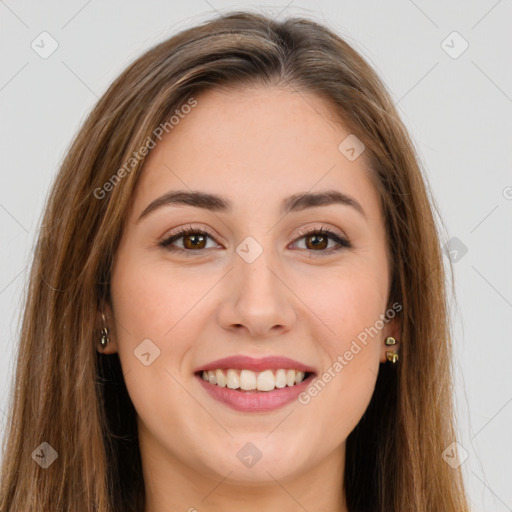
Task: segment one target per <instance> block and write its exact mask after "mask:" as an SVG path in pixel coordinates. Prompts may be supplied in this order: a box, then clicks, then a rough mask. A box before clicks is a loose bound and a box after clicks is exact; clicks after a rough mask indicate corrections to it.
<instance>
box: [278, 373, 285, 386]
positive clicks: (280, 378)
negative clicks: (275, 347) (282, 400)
mask: <svg viewBox="0 0 512 512" xmlns="http://www.w3.org/2000/svg"><path fill="white" fill-rule="evenodd" d="M285 386H286V370H277V372H276V388H284V387H285Z"/></svg>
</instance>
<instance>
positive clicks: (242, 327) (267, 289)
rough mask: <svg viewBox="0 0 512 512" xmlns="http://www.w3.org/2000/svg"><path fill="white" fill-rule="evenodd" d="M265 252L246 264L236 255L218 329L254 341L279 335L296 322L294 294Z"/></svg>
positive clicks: (280, 267) (278, 268) (268, 253)
mask: <svg viewBox="0 0 512 512" xmlns="http://www.w3.org/2000/svg"><path fill="white" fill-rule="evenodd" d="M270 253H271V250H270V249H265V250H263V252H262V253H261V254H260V256H258V258H256V260H254V261H252V262H251V263H248V262H247V261H245V260H244V259H243V258H242V257H240V256H239V255H238V254H235V255H234V266H233V268H232V270H231V272H230V275H229V277H228V283H227V286H226V287H225V288H224V291H223V297H222V304H221V306H220V309H219V311H218V321H219V323H220V324H221V326H222V327H223V328H224V329H226V330H230V331H233V332H239V333H242V332H245V333H246V334H248V335H250V336H251V337H254V338H256V339H263V338H268V337H272V336H275V335H278V334H282V333H284V332H286V331H288V330H290V329H291V328H292V326H293V323H294V322H295V321H296V317H297V315H296V310H295V308H294V304H293V301H294V297H295V296H294V294H293V291H292V290H291V288H290V285H289V283H287V279H286V276H285V275H284V272H283V270H282V266H280V265H279V264H278V262H277V261H276V259H272V258H271V254H270Z"/></svg>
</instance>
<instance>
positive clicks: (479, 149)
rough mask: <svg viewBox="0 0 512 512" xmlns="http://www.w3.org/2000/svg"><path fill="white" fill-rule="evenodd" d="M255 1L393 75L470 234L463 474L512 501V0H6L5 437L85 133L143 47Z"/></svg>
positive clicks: (456, 233) (2, 201)
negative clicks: (48, 249)
mask: <svg viewBox="0 0 512 512" xmlns="http://www.w3.org/2000/svg"><path fill="white" fill-rule="evenodd" d="M240 7H250V8H254V9H261V10H263V11H265V12H267V13H269V14H271V15H273V16H274V17H278V18H279V17H283V16H288V15H302V16H307V17H311V18H313V19H316V20H318V21H320V22H322V23H325V24H327V25H328V26H329V27H331V28H332V29H334V30H335V31H337V32H338V33H340V34H341V35H342V36H344V37H345V38H346V39H347V41H348V42H349V43H351V44H353V45H354V46H355V47H356V48H357V49H358V50H359V51H360V52H361V53H362V54H363V55H364V56H365V57H366V58H367V59H368V60H369V62H370V63H371V64H372V65H373V66H374V67H375V68H376V70H377V71H378V72H379V74H380V75H381V77H382V78H383V80H384V81H385V83H386V84H387V85H388V87H389V89H390V91H391V93H392V95H393V97H394V99H395V101H396V102H397V104H398V108H399V111H400V113H401V115H402V118H403V120H404V122H405V123H406V125H407V127H408V128H409V130H410V132H411V134H412V137H413V139H414V141H415V144H416V147H417V149H418V152H419V155H420V158H421V162H422V165H423V168H424V170H425V171H424V172H425V175H426V176H427V177H428V180H429V181H430V184H431V187H432V192H433V195H434V197H435V198H436V200H437V201H438V204H439V207H440V210H441V215H442V218H443V220H444V223H445V225H446V226H447V233H446V234H445V235H444V236H445V238H444V239H443V244H444V243H446V242H447V241H448V240H449V239H451V238H452V237H457V238H458V239H459V240H460V241H461V243H462V244H464V246H465V247H467V253H465V254H463V251H460V247H459V248H456V251H458V252H457V254H455V253H452V254H453V256H452V257H455V260H456V261H455V262H454V265H453V266H454V272H455V279H456V290H455V294H456V299H457V301H455V298H452V299H451V310H452V317H453V332H454V342H455V361H454V366H455V377H456V398H457V404H458V416H459V432H460V444H461V445H462V447H463V448H464V450H466V451H467V453H468V458H467V459H466V460H465V462H464V463H463V465H462V468H463V471H464V474H465V476H466V480H467V483H468V487H469V492H470V496H471V500H472V503H473V506H474V510H475V511H489V512H491V511H492V512H503V511H512V486H511V485H510V482H511V481H512V479H511V477H512V470H511V461H512V440H511V436H510V432H511V425H512V371H511V360H512V348H511V335H510V333H511V327H512V265H511V254H512V236H511V235H512V172H511V169H512V165H511V162H512V154H511V151H510V149H511V135H512V116H511V114H512V71H511V64H510V62H511V59H510V56H511V55H512V31H511V30H510V27H511V26H512V23H511V22H512V2H511V1H510V0H501V1H495V0H489V1H487V0H485V1H478V2H477V1H471V2H468V1H461V0H459V1H452V2H449V3H448V2H427V1H424V0H422V1H420V0H416V1H414V2H413V1H412V0H393V1H388V2H377V1H373V2H356V1H341V2H335V1H334V0H331V1H320V2H318V3H314V2H312V1H301V0H295V1H292V2H290V3H289V4H288V5H287V4H286V3H285V2H283V3H282V4H279V5H278V4H273V5H269V4H266V3H265V4H264V3H261V2H251V3H245V4H240V3H236V4H235V3H230V2H229V1H227V0H211V1H206V0H191V1H188V2H169V1H167V2H164V1H151V2H142V1H139V2H135V1H131V2H129V1H100V0H92V1H91V0H90V1H86V0H84V1H75V0H73V1H68V2H62V3H58V2H56V1H46V2H36V1H31V2H23V1H15V0H5V1H1V0H0V41H1V46H0V52H1V62H2V64H1V67H0V108H1V119H2V122H1V126H0V129H1V134H0V145H1V146H0V154H1V172H0V258H1V264H0V349H1V354H2V357H1V358H0V375H1V377H0V389H1V391H2V393H1V401H0V411H1V413H2V414H0V418H1V420H2V425H1V427H2V433H3V432H4V431H5V430H4V429H5V421H6V419H5V418H6V416H5V414H6V411H7V408H8V398H9V393H10V382H11V378H12V368H13V365H14V362H15V357H16V352H17V332H18V328H19V325H18V319H19V315H20V310H21V308H20V305H21V301H22V296H23V290H24V287H25V285H26V279H27V275H28V273H27V271H28V268H29V267H28V264H29V261H30V257H31V254H32V244H33V241H34V237H35V234H36V230H37V226H38V223H39V219H40V215H41V212H42V209H43V204H44V200H45V197H46V194H47V192H48V189H49V186H50V184H51V182H52V180H53V177H54V175H55V173H56V172H57V169H58V166H59V164H60V162H61V160H62V157H63V155H64V153H65V151H66V148H67V147H68V145H69V143H70V142H71V139H72V137H73V136H74V134H75V132H76V130H77V129H78V127H79V125H80V123H81V122H82V120H83V119H84V116H85V115H86V113H87V112H88V111H89V110H90V109H91V107H92V106H93V105H94V103H95V102H96V101H97V99H98V97H99V96H100V95H101V94H103V92H104V91H105V90H106V88H107V86H108V85H109V84H110V83H111V81H112V80H113V79H114V78H115V77H116V76H117V75H118V74H119V73H120V72H121V71H122V70H123V69H124V68H125V66H126V65H127V64H129V63H130V62H131V61H132V60H133V59H134V58H135V57H136V56H138V55H139V54H141V53H142V52H144V51H145V50H146V49H148V48H149V47H150V46H152V45H154V44H155V43H157V42H159V41H161V40H163V39H165V38H167V37H169V36H170V35H171V34H173V33H175V32H177V31H178V30H180V29H182V28H185V27H188V26H190V25H193V24H195V23H198V22H200V21H203V20H205V19H208V18H210V17H211V16H213V15H215V14H216V11H217V12H219V13H222V12H226V11H227V10H232V9H235V8H240ZM43 31H47V32H49V33H50V34H51V36H52V37H53V38H54V39H55V40H56V41H57V42H58V45H59V46H58V49H57V50H56V51H55V52H54V53H53V54H52V55H51V56H50V57H48V58H47V59H43V58H41V57H40V56H39V55H38V54H37V53H36V52H35V51H34V50H33V49H32V48H31V43H32V41H34V40H36V42H37V41H38V40H39V39H37V38H38V36H39V34H40V33H41V32H43ZM454 31H457V32H458V33H459V34H460V35H461V36H462V38H464V40H465V41H467V43H468V44H469V47H468V49H467V50H466V51H465V52H464V53H462V54H461V55H460V56H458V57H457V58H452V57H451V56H450V55H449V54H448V53H447V52H446V51H445V50H448V51H450V52H451V53H452V54H455V53H458V52H459V51H460V50H461V49H462V48H463V46H462V45H463V44H464V43H463V41H462V40H460V39H457V36H455V38H454V36H450V37H449V38H448V39H447V37H448V36H449V35H450V34H452V32H454ZM445 40H446V42H445V43H444V44H443V45H442V42H443V41H445ZM450 47H451V48H450ZM46 48H48V46H46ZM452 243H453V242H452ZM453 247H455V246H453ZM453 247H452V248H453ZM440 456H441V454H440Z"/></svg>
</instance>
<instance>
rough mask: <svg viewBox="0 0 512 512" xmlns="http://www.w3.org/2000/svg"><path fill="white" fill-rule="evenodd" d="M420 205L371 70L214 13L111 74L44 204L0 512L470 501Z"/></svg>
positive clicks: (441, 303) (314, 43)
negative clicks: (459, 453)
mask: <svg viewBox="0 0 512 512" xmlns="http://www.w3.org/2000/svg"><path fill="white" fill-rule="evenodd" d="M450 356H451V348H450V337H449V328H448V324H447V312H446V297H445V289H444V271H443V262H442V257H441V251H440V247H439V239H438V234H437V231H436V227H435V222H434V216H433V202H431V201H430V200H429V197H428V193H427V187H426V184H425V182H424V179H423V177H422V175H421V172H420V170H419V166H418V163H417V159H416V156H415V152H414V149H413V146H412V144H411V142H410V139H409V137H408V135H407V132H406V130H405V128H404V126H403V124H402V123H401V121H400V119H399V116H398V114H397V112H396V110H395V108H394V106H393V102H392V101H391V99H390V97H389V95H388V93H387V92H386V89H385V87H384V85H383V84H382V82H381V81H380V80H379V78H378V77H377V76H376V74H375V72H374V71H373V70H372V69H371V68H370V67H369V65H368V64H367V63H366V62H365V61H364V60H363V59H362V58H361V56H359V55H358V54H357V53H356V52H355V51H354V50H353V49H352V48H351V47H350V46H349V45H347V43H345V42H344V41H343V40H342V39H341V38H340V37H339V36H337V35H335V34H333V33H332V32H330V31H329V30H328V29H326V28H325V27H322V26H320V25H318V24H316V23H314V22H312V21H308V20H304V19H289V20H286V21H284V22H277V21H274V20H272V19H269V18H267V17H265V16H262V15H257V14H249V13H244V12H238V13H231V14H228V15H225V16H222V17H219V18H217V19H215V20H213V21H210V22H207V23H204V24H203V25H201V26H197V27H194V28H191V29H189V30H185V31H183V32H181V33H179V34H178V35H176V36H174V37H172V38H171V39H169V40H167V41H165V42H163V43H161V44H159V45H158V46H156V47H155V48H153V49H151V50H150V51H148V52H147V53H146V54H145V55H143V56H142V57H140V58H139V59H137V60H136V61H135V62H134V63H133V64H132V65H131V66H130V67H129V68H128V69H127V70H126V71H125V72H123V73H122V75H121V76H120V77H119V78H118V79H117V80H116V81H115V82H114V83H113V84H112V86H111V87H110V88H109V90H108V91H107V92H106V94H105V95H104V96H103V98H102V99H101V100H100V101H99V103H98V105H97V106H96V107H95V109H94V110H93V112H92V113H91V114H90V115H89V117H88V119H87V120H86V122H85V123H84V126H83V127H82V129H81V130H80V132H79V134H78V136H77V137H76V140H75V141H74V143H73V145H72V147H71V149H70V151H69V153H68V155H67V157H66V159H65V161H64V163H63V165H62V168H61V170H60V173H59V175H58V177H57V180H56V183H55V184H54V187H53V189H52V192H51V195H50V197H49V200H48V205H47V209H46V212H45V216H44V220H43V224H42V227H41V232H40V236H39V240H38V244H37V249H36V254H35V259H34V263H33V267H32V272H31V277H30V288H29V290H28V299H27V304H26V307H25V314H24V321H23V327H22V333H21V345H20V351H19V359H18V367H17V374H16V385H15V394H14V399H13V407H12V421H11V423H10V430H9V434H8V437H7V441H6V451H5V455H4V461H3V481H2V491H1V492H2V494H1V503H2V505H1V506H2V510H6V511H7V510H9V511H24V512H27V511H32V510H33V511H35V510H37V511H41V510H53V511H83V510H95V511H99V512H111V511H137V512H142V511H144V512H160V511H164V510H165V511H169V510H189V511H192V510H199V511H201V510H209V511H217V510H222V511H230V510H240V509H243V510H244V511H252V510H279V511H282V510H285V511H295V510H309V511H313V510H315V511H316V510H318V511H323V512H326V511H327V512H329V511H336V512H346V511H350V512H355V511H367V512H375V511H381V512H391V511H397V512H398V511H401V512H404V511H414V512H427V511H428V512H430V511H433V510H436V511H437V510H443V511H444V512H450V511H453V512H455V511H457V512H460V511H466V510H468V506H467V501H466V497H465V492H464V487H463V482H462V478H461V473H460V469H459V466H458V464H454V463H448V462H447V457H446V456H445V454H446V450H449V454H450V457H456V453H455V450H454V448H453V446H456V445H454V444H453V443H454V441H455V434H454V432H455V430H454V420H453V411H452V387H451V376H450Z"/></svg>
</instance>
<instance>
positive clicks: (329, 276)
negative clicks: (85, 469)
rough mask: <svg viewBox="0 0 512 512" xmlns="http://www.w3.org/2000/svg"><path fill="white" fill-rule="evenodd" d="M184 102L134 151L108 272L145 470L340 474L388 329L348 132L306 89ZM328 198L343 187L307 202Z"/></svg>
mask: <svg viewBox="0 0 512 512" xmlns="http://www.w3.org/2000/svg"><path fill="white" fill-rule="evenodd" d="M196 100H197V105H196V106H195V107H194V108H193V109H191V112H190V113H188V114H187V115H186V116H183V119H180V121H179V123H178V124H175V125H174V127H173V128H172V130H171V131H170V133H169V134H168V135H166V136H165V137H164V138H163V139H162V141H161V142H159V143H158V144H157V146H156V147H155V148H154V149H152V150H151V152H150V155H149V156H148V159H147V160H146V163H145V168H144V170H143V172H142V175H141V177H140V181H139V183H138V185H137V189H136V193H135V196H134V199H133V203H132V207H131V210H130V212H129V218H128V222H127V224H126V227H125V231H124V233H123V236H122V240H121V243H120V247H119V249H118V252H117V254H116V258H115V265H114V269H113V275H112V281H111V286H112V314H113V318H114V322H113V323H112V326H111V327H112V328H113V331H112V332H113V337H112V339H113V343H112V347H111V349H110V350H111V351H113V352H115V351H117V352H118V353H119V357H120V361H121V365H122V368H123V372H124V375H125V381H126V385H127V389H128V392H129V395H130V397H131V400H132V401H133V404H134V406H135V409H136V411H137V414H138V420H137V421H138V426H139V438H140V446H141V453H142V457H143V464H145V465H146V470H147V471H149V470H148V469H147V468H148V467H155V468H156V467H158V468H160V469H161V470H164V468H165V470H166V471H168V472H169V474H172V473H174V472H175V473H176V474H177V473H178V472H179V473H180V474H182V475H183V474H185V475H188V477H196V478H197V477H198V476H200V475H202V476H204V477H208V478H212V479H214V480H216V481H217V482H218V481H220V479H224V478H226V477H227V476H228V475H229V479H230V480H233V481H238V482H249V481H250V482H258V481H259V482H263V481H270V480H271V479H273V478H275V479H277V480H278V481H281V480H287V479H293V478H299V477H300V476H303V475H305V474H306V473H307V472H311V471H313V470H314V471H329V472H330V473H331V474H333V475H335V476H336V477H339V476H340V474H342V471H343V461H344V453H345V440H346V438H347V436H348V435H349V433H350V432H351V431H352V430H353V429H354V427H355V426H356V424H357V423H358V422H359V420H360V418H361V416H362V415H363V413H364V411H365V409H366V408H367V406H368V404H369V401H370V398H371V396H372V393H373V390H374V386H375V382H376V378H377V373H378V371H379V364H380V362H384V361H386V357H385V351H386V350H390V347H386V346H385V345H384V339H385V337H386V336H388V335H394V336H396V333H397V330H396V328H394V329H392V327H393V326H395V323H396V322H382V319H383V315H384V314H385V313H386V309H387V298H388V287H389V284H390V283H389V279H388V274H389V266H388V265H389V262H388V261H387V255H386V245H385V244H386V238H385V228H384V221H383V218H382V215H381V212H380V207H379V202H378V196H377V193H376V191H375V189H374V187H373V186H372V184H371V183H370V181H369V179H368V175H367V171H366V170H365V169H364V165H363V158H364V156H365V155H364V152H363V154H362V155H361V157H359V158H355V159H354V156H357V153H358V152H359V151H360V149H361V147H360V146H357V147H356V146H354V140H353V139H348V140H347V141H346V142H344V144H342V145H341V149H339V147H340V143H342V142H343V141H344V140H345V139H346V137H347V136H349V135H350V132H349V131H348V130H346V129H344V128H343V127H342V125H341V124H340V123H335V122H334V120H333V118H332V117H331V116H330V114H329V112H332V111H333V110H332V108H330V107H329V105H328V104H326V103H324V102H323V100H322V99H320V98H318V97H316V96H313V95H309V94H308V95H306V94H302V93H301V94H299V93H297V92H294V91H291V90H284V89H278V88H259V87H255V88H253V89H250V90H248V89H247V90H244V91H234V90H231V91H220V90H215V91H208V92H206V93H203V94H202V95H199V96H197V97H196ZM350 147H354V148H355V150H354V151H351V150H350ZM117 186H123V185H122V182H121V183H120V184H118V185H117ZM178 191H179V192H180V193H181V195H180V196H175V197H174V199H175V200H172V196H171V194H176V193H177V192H178ZM326 192H336V193H339V194H340V196H338V197H335V196H334V195H331V196H329V195H326V196H322V195H319V196H318V198H316V199H315V197H317V196H316V195H317V194H324V193H326ZM192 194H201V195H197V196H195V195H194V196H193V195H192ZM303 194H308V195H307V196H305V197H304V198H302V199H301V198H300V196H302V195H303ZM180 198H181V200H180V201H177V200H178V199H180ZM329 198H330V199H332V200H329ZM343 198H345V200H344V201H343ZM155 201H156V202H155ZM189 228H190V233H189V234H188V235H187V234H185V235H182V234H181V235H180V234H179V231H180V230H181V229H185V230H188V229H189ZM320 229H322V230H323V231H324V233H319V232H318V231H319V230H320ZM198 231H199V233H198ZM327 231H329V232H332V234H329V233H328V234H326V232H327ZM201 232H206V233H207V234H206V235H204V234H201ZM308 233H309V235H308ZM315 233H316V234H315ZM340 240H341V241H342V243H340V242H339V241H340ZM343 240H346V241H348V244H349V245H347V244H346V243H344V242H343ZM382 324H384V326H383V327H382ZM376 325H377V326H378V328H377V330H378V332H377V334H375V330H376V329H375V326H376ZM379 327H380V328H379ZM365 329H366V331H365ZM371 329H373V331H369V330H371ZM368 332H372V334H371V335H369V334H368ZM365 333H366V336H365ZM363 340H364V341H363ZM225 358H232V359H231V360H229V361H220V360H222V359H225ZM336 363H338V364H336ZM203 370H205V371H206V370H210V373H204V374H203V372H202V371H203ZM242 370H243V371H242ZM294 370H297V371H296V372H294ZM299 371H303V372H306V373H305V375H304V376H302V375H301V373H300V372H299ZM329 376H330V378H329ZM203 377H204V378H203ZM303 377H305V380H303V381H302V382H301V379H302V378H303ZM204 379H208V382H206V380H204ZM318 381H321V382H320V383H319V382H318ZM215 382H217V383H215ZM295 382H298V384H295ZM314 383H316V384H317V388H316V393H315V391H314V390H313V391H312V389H313V388H312V384H314ZM238 386H242V387H243V388H245V389H240V388H238V389H236V388H237V387H238ZM254 386H256V387H257V388H260V389H252V391H251V388H254ZM276 386H277V387H276ZM269 389H272V390H269ZM270 475H271V476H270Z"/></svg>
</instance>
